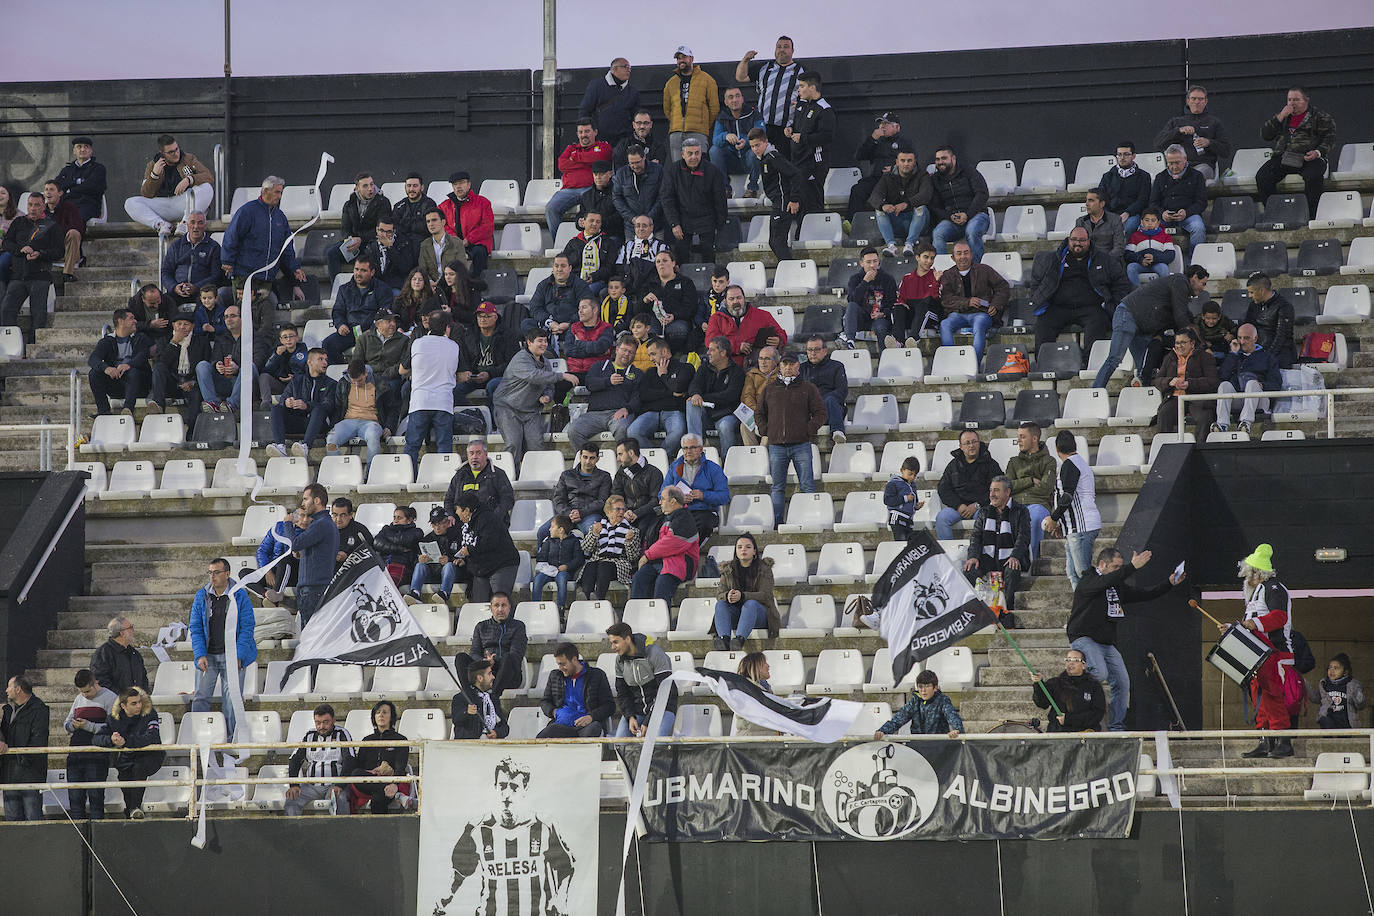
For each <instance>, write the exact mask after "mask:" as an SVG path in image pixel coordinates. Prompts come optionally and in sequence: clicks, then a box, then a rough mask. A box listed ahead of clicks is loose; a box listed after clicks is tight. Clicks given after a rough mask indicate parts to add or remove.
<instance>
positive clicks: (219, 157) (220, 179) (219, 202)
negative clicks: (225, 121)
mask: <svg viewBox="0 0 1374 916" xmlns="http://www.w3.org/2000/svg"><path fill="white" fill-rule="evenodd" d="M225 113H226V115H227V114H228V111H227V106H226V112H225ZM211 167H212V168H213V169H214V172H215V219H224V144H223V143H216V144H215V149H214V151H213V153H212V154H211ZM158 263H159V265H160V264H161V261H159V262H158Z"/></svg>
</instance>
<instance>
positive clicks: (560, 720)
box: [536, 642, 615, 738]
mask: <svg viewBox="0 0 1374 916" xmlns="http://www.w3.org/2000/svg"><path fill="white" fill-rule="evenodd" d="M553 657H554V661H555V662H556V663H557V664H558V670H557V671H550V672H549V680H548V682H547V683H546V684H545V685H544V699H543V700H542V701H541V702H540V703H539V708H540V709H542V710H543V711H544V715H546V716H548V717H549V724H548V725H546V726H544V728H543V730H542V731H540V732H539V734H538V735H537V736H536V737H539V738H600V737H601V736H602V735H604V734H606V733H607V731H609V725H610V720H611V715H612V714H613V713H614V712H615V694H613V693H612V692H611V682H610V679H609V678H607V677H606V672H604V671H602V670H601V669H600V668H598V667H596V666H595V665H588V664H587V663H585V662H584V661H583V660H582V655H581V653H579V652H578V651H577V646H575V645H573V644H572V643H570V642H563V643H559V644H558V645H556V646H554V649H553Z"/></svg>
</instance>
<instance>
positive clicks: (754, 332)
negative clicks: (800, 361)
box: [706, 305, 787, 366]
mask: <svg viewBox="0 0 1374 916" xmlns="http://www.w3.org/2000/svg"><path fill="white" fill-rule="evenodd" d="M763 328H769V329H771V330H772V332H773V334H775V335H777V338H778V340H779V341H781V343H779V344H778V349H779V350H781V349H782V348H783V347H785V346H787V332H786V331H784V330H783V329H782V328H781V327H779V326H778V322H777V319H776V318H774V317H773V315H772V313H770V312H766V311H764V310H763V309H761V308H756V307H754V306H752V305H749V306H746V307H745V309H744V314H743V315H741V316H740V319H739V321H736V320H735V316H733V315H731V314H730V313H729V312H728V311H727V310H725V309H723V308H722V309H718V310H717V311H716V313H715V314H714V315H712V316H711V320H710V321H708V322H706V340H707V342H710V340H711V338H713V337H728V338H730V356H731V358H733V359H734V361H735V362H736V363H738V364H739V365H741V366H743V365H744V361H745V359H746V356H745V354H743V353H741V352H740V347H739V345H740V344H742V343H747V344H749V345H750V346H751V347H753V352H755V353H757V352H758V349H759V348H758V347H757V346H754V343H755V341H756V339H757V338H758V334H759V331H760V330H762V329H763Z"/></svg>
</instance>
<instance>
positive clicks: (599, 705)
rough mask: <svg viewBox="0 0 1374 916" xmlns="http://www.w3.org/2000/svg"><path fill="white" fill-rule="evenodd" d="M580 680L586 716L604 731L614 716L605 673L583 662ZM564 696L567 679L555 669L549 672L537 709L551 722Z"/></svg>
mask: <svg viewBox="0 0 1374 916" xmlns="http://www.w3.org/2000/svg"><path fill="white" fill-rule="evenodd" d="M581 678H582V705H584V706H586V707H587V715H589V716H591V717H592V721H593V722H599V723H601V727H602V728H603V729H605V727H606V725H607V722H608V721H609V719H610V718H611V716H612V715H614V714H615V695H614V694H612V693H611V682H610V679H609V678H607V677H606V672H604V671H602V670H601V669H600V668H598V667H597V666H596V665H589V664H587V662H586V661H585V660H584V661H583V662H582V675H581ZM566 696H567V678H565V677H564V676H563V672H562V671H559V670H558V669H557V668H555V669H554V670H553V671H550V672H549V679H548V681H547V682H546V683H545V684H544V698H543V699H542V700H541V701H540V702H539V708H540V709H542V710H544V715H546V716H548V717H549V721H553V719H554V717H555V716H556V715H557V713H558V710H559V708H560V707H561V706H562V705H563V700H564V698H565V697H566Z"/></svg>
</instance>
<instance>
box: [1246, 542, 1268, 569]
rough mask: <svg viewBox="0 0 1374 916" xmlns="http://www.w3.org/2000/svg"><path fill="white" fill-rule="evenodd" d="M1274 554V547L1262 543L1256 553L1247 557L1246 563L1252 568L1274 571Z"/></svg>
mask: <svg viewBox="0 0 1374 916" xmlns="http://www.w3.org/2000/svg"><path fill="white" fill-rule="evenodd" d="M1273 556H1274V548H1272V547H1270V546H1269V545H1268V544H1261V545H1259V546H1258V547H1256V548H1255V552H1254V553H1252V554H1250V556H1248V557H1246V558H1245V560H1244V563H1245V565H1246V566H1248V567H1250V568H1251V569H1257V570H1259V571H1260V572H1273V571H1274V564H1273V562H1272V557H1273Z"/></svg>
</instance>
